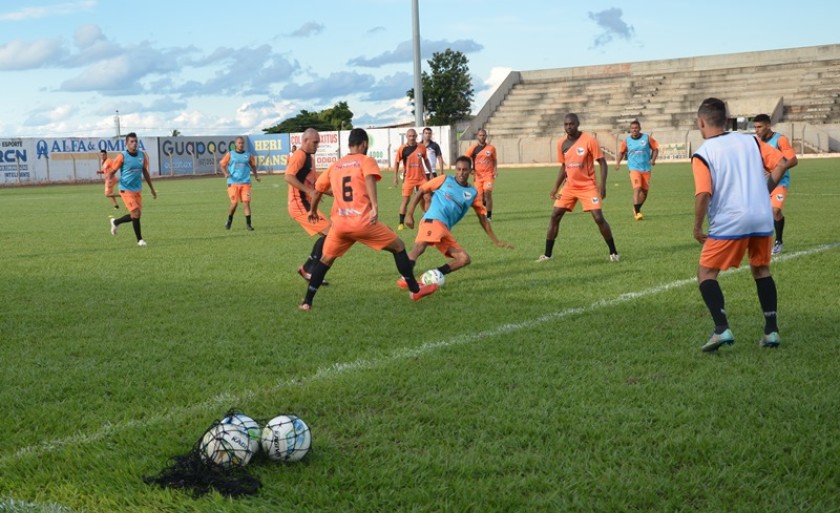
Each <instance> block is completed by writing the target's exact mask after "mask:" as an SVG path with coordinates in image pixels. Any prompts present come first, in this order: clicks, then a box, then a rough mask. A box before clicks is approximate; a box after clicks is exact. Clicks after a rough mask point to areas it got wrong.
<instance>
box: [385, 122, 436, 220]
mask: <svg viewBox="0 0 840 513" xmlns="http://www.w3.org/2000/svg"><path fill="white" fill-rule="evenodd" d="M405 138H406V143H405V144H403V145H402V146H400V147H399V149H397V157H396V162H397V163H396V164H395V165H394V187H398V186H399V178H400V162H403V163H404V166H405V174H404V175H403V179H402V182H403V184H402V203H400V223H399V224H398V225H397V230H402V229H404V228H405V209H406V207H407V206H408V200H409V199H411V194H412V193H413V192H414V190H415V189H416V188H417V187H419V186H421V185H423V184H424V183H426V180H428V178H426V170H427V169H428V170H429V172H432V171H433V170H432V165H431V164H430V163H429V158H428V157H427V156H426V147H425V146H423V145H422V144H419V143H418V142H417V131H416V130H414V129H413V128H410V129H409V130H408V131H407V132H406V133H405ZM423 207H424V209H425V208H428V199H427V200H426V201H425V202H424V205H423Z"/></svg>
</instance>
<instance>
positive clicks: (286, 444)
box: [262, 415, 312, 462]
mask: <svg viewBox="0 0 840 513" xmlns="http://www.w3.org/2000/svg"><path fill="white" fill-rule="evenodd" d="M311 445H312V433H311V432H310V430H309V426H307V425H306V423H305V422H304V421H302V420H300V419H299V418H297V417H296V416H294V415H278V416H277V417H274V418H273V419H271V420H270V421H268V424H266V425H265V427H264V428H263V432H262V448H263V450H264V451H265V453H266V454H268V457H269V458H271V459H272V460H278V461H289V462H291V461H299V460H300V459H301V458H303V457H304V456H306V453H307V452H309V447H310V446H311Z"/></svg>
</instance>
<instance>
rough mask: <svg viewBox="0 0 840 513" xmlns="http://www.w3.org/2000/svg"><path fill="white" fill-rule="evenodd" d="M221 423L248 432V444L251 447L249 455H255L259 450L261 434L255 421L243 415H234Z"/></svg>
mask: <svg viewBox="0 0 840 513" xmlns="http://www.w3.org/2000/svg"><path fill="white" fill-rule="evenodd" d="M221 423H222V424H233V425H235V426H239V427H241V428H244V429H245V431H247V432H248V442H249V445H250V446H251V453H253V454H256V453H257V451H259V450H260V436H261V434H262V429H260V425H259V424H257V421H255V420H254V419H252V418H251V417H249V416H247V415H245V414H243V413H238V414H236V415H233V416H230V417H225V418H223V419H222V420H221Z"/></svg>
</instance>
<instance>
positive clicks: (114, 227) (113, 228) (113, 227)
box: [111, 217, 117, 236]
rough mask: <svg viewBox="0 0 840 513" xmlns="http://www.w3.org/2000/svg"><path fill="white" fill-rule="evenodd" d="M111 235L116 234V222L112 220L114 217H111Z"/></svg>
mask: <svg viewBox="0 0 840 513" xmlns="http://www.w3.org/2000/svg"><path fill="white" fill-rule="evenodd" d="M111 235H114V236H116V235H117V223H115V222H114V218H113V217H112V218H111Z"/></svg>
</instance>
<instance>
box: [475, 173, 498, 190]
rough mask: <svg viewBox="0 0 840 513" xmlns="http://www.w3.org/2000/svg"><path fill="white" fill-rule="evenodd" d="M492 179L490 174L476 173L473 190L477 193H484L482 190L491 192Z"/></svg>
mask: <svg viewBox="0 0 840 513" xmlns="http://www.w3.org/2000/svg"><path fill="white" fill-rule="evenodd" d="M493 180H494V178H493V177H492V176H482V177H479V176H478V175H476V176H475V181H474V182H475V190H477V191H478V193H479V194H484V191H489V192H493Z"/></svg>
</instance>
